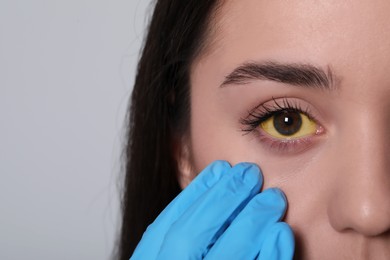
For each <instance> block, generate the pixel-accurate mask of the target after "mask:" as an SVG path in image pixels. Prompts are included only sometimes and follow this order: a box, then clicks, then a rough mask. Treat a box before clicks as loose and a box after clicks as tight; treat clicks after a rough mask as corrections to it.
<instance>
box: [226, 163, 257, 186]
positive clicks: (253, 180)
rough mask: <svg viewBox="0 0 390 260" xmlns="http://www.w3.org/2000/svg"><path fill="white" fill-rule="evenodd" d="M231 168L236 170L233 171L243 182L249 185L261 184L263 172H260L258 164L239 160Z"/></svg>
mask: <svg viewBox="0 0 390 260" xmlns="http://www.w3.org/2000/svg"><path fill="white" fill-rule="evenodd" d="M233 168H234V170H235V171H237V173H235V174H236V175H237V177H238V176H240V177H241V179H242V181H243V182H244V183H246V184H249V185H253V184H256V185H260V186H261V185H262V183H263V174H262V173H261V170H260V168H259V166H257V165H256V164H255V163H250V162H240V163H238V164H236V165H235V166H234V167H233ZM238 173H239V174H238Z"/></svg>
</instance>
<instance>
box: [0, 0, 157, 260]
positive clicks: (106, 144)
mask: <svg viewBox="0 0 390 260" xmlns="http://www.w3.org/2000/svg"><path fill="white" fill-rule="evenodd" d="M149 2H150V0H0V129H1V130H0V133H1V134H0V259H4V260H12V259H29V260H35V259H94V260H95V259H108V257H109V256H110V254H111V251H112V247H113V244H114V240H115V235H116V232H117V229H118V220H119V208H118V204H119V203H118V191H117V182H118V176H119V172H120V168H121V167H120V166H121V165H120V153H121V142H123V140H122V137H123V129H122V127H123V120H124V115H125V110H126V107H127V101H128V97H129V95H130V92H131V85H132V83H133V80H134V72H135V66H136V61H137V58H138V52H139V48H140V44H141V42H142V40H143V33H144V28H145V26H146V21H147V18H146V14H150V12H151V9H150V7H149Z"/></svg>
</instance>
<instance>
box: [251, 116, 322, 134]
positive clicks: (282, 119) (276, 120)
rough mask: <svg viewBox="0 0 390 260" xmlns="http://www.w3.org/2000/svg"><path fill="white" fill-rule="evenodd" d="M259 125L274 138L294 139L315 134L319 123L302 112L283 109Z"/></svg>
mask: <svg viewBox="0 0 390 260" xmlns="http://www.w3.org/2000/svg"><path fill="white" fill-rule="evenodd" d="M259 127H260V128H261V129H262V130H263V131H265V132H266V133H267V134H269V135H270V136H272V137H274V138H278V139H293V138H301V137H305V136H308V135H313V134H315V133H316V131H317V128H318V125H317V123H316V122H315V121H313V120H311V119H310V118H309V117H308V116H306V115H305V114H303V113H302V112H298V111H289V110H282V111H278V112H275V113H274V114H273V115H272V116H271V117H270V118H268V119H267V120H265V121H263V122H262V123H261V124H260V126H259Z"/></svg>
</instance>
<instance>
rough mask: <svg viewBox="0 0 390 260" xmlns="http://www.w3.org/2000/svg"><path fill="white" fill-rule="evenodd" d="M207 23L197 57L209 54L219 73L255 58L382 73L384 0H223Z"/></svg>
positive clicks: (387, 58) (388, 53)
mask: <svg viewBox="0 0 390 260" xmlns="http://www.w3.org/2000/svg"><path fill="white" fill-rule="evenodd" d="M210 27H213V28H212V30H211V31H213V34H211V35H210V37H211V38H213V39H211V41H210V42H211V43H212V44H211V45H210V48H209V50H208V51H207V52H205V55H203V56H200V57H199V59H198V61H199V60H200V61H202V60H203V61H204V60H207V59H208V60H209V61H208V62H209V63H210V60H211V63H212V64H209V65H210V66H211V65H213V66H212V67H214V68H216V67H217V69H215V72H216V73H218V72H220V73H221V75H220V76H222V74H226V72H228V71H230V70H231V69H233V68H234V67H236V66H237V65H239V64H241V63H243V62H246V61H256V60H278V61H281V62H307V63H313V64H316V65H318V66H324V67H325V66H327V65H332V66H333V67H335V68H336V70H338V71H341V72H342V73H344V74H348V73H350V72H353V73H354V74H355V75H359V76H360V77H362V79H360V80H364V79H367V77H366V76H367V75H370V76H375V75H378V76H383V75H386V76H387V74H388V72H387V70H388V69H387V68H388V66H389V65H390V1H386V0H355V1H339V0H323V1H313V0H272V1H270V0H240V1H236V0H226V1H224V2H223V4H222V6H221V8H220V9H218V11H217V14H216V15H215V16H214V18H213V21H211V24H210ZM194 65H195V66H194V67H196V65H197V62H195V64H194ZM381 80H383V79H381ZM388 81H389V82H388V83H390V80H388Z"/></svg>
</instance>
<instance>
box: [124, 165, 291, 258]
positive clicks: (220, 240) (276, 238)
mask: <svg viewBox="0 0 390 260" xmlns="http://www.w3.org/2000/svg"><path fill="white" fill-rule="evenodd" d="M262 183H263V178H262V175H261V173H260V170H259V168H258V167H257V166H256V165H255V164H252V163H239V164H237V165H235V166H234V167H231V166H230V165H229V163H227V162H226V161H215V162H213V163H212V164H210V165H209V166H208V167H207V168H205V169H204V170H203V171H202V172H201V173H200V174H199V175H198V176H197V177H196V178H195V179H194V180H193V181H192V182H191V183H190V185H188V187H187V188H186V189H184V190H183V191H182V192H181V193H180V194H179V195H178V196H177V197H176V198H175V199H174V200H173V201H172V202H171V203H170V204H169V205H168V206H167V207H166V208H165V209H164V210H163V211H162V212H161V214H160V215H159V216H158V217H157V218H156V220H155V221H154V222H153V223H152V224H151V225H150V226H149V227H148V228H147V230H146V232H145V233H144V235H143V237H142V239H141V241H140V243H139V244H138V246H137V248H136V250H135V251H134V254H133V256H132V257H131V258H130V259H133V260H141V259H142V260H145V259H146V260H153V259H180V260H183V259H266V260H271V259H292V257H293V253H294V235H293V233H292V230H291V228H290V227H289V226H288V224H286V223H285V222H280V220H281V219H282V218H283V216H284V213H285V211H286V206H287V205H286V198H285V196H284V194H283V193H282V192H281V191H280V190H279V189H276V188H270V189H267V190H265V191H263V192H261V193H259V191H260V189H261V186H262Z"/></svg>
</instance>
